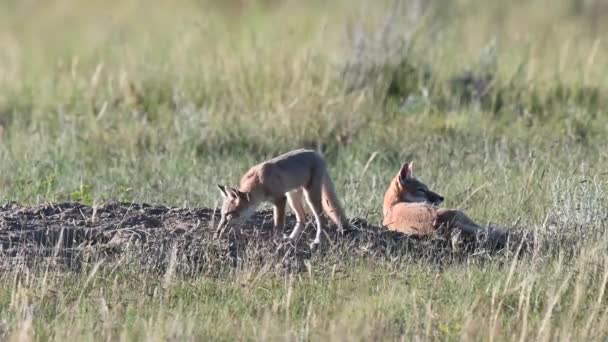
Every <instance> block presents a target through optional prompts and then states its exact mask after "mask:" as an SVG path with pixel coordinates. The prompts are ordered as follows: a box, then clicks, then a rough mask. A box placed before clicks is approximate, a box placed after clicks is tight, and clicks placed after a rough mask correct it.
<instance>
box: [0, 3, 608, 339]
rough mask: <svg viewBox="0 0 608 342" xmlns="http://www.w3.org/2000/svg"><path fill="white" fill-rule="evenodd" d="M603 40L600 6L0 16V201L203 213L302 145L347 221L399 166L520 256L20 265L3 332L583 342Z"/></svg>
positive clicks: (160, 7) (600, 209) (195, 6)
mask: <svg viewBox="0 0 608 342" xmlns="http://www.w3.org/2000/svg"><path fill="white" fill-rule="evenodd" d="M606 32H608V2H606V1H603V0H588V1H584V0H536V1H524V0H513V1H508V2H507V1H472V0H456V1H441V0H435V1H414V0H412V1H398V2H395V1H390V2H389V1H346V0H343V1H333V2H325V1H286V0H285V1H281V0H275V1H257V2H256V1H175V2H168V1H154V0H153V1H131V0H129V1H97V0H93V1H75V0H63V1H44V2H41V1H33V0H27V1H3V2H1V3H0V202H1V203H5V202H9V201H17V202H19V203H22V204H27V205H37V204H41V203H47V202H58V201H68V200H75V201H81V202H83V203H85V204H93V203H101V202H103V201H106V200H113V199H114V200H121V201H135V202H153V203H161V204H166V205H177V206H196V207H202V206H205V207H213V206H216V205H217V203H218V200H219V193H218V191H217V190H216V189H215V184H217V183H221V184H223V183H230V184H235V183H236V182H237V181H238V179H239V177H240V175H241V174H242V173H243V172H244V171H245V170H246V169H247V168H248V167H249V166H251V165H252V164H253V163H256V162H259V161H261V160H263V159H265V158H269V157H271V156H275V155H277V154H279V153H282V152H286V151H288V150H290V149H292V148H298V147H312V148H317V149H319V150H320V151H322V152H323V154H324V156H325V157H326V159H327V160H328V164H329V166H330V172H331V174H332V177H333V178H334V181H335V183H336V187H337V191H338V194H339V196H340V198H341V199H342V202H343V203H344V205H345V207H346V210H347V214H348V215H349V216H350V217H365V218H367V219H368V220H369V221H370V222H372V223H379V222H381V204H382V197H383V195H384V191H385V189H386V187H387V185H388V182H389V180H390V178H391V177H392V176H393V175H394V174H395V173H396V172H397V169H398V167H399V165H400V163H402V162H403V161H409V160H413V161H414V162H415V165H416V170H417V175H418V176H419V177H420V178H421V179H422V180H424V181H426V182H427V183H428V184H429V185H430V186H431V188H432V189H434V190H437V191H438V192H439V193H441V194H442V195H444V196H445V197H446V202H445V206H446V207H458V208H463V209H466V210H467V212H468V213H469V214H470V216H471V217H473V218H474V219H476V220H477V221H479V222H481V223H487V222H492V223H497V224H499V225H502V226H504V227H507V228H508V229H513V230H526V231H534V232H535V233H536V234H537V235H538V236H539V241H540V244H541V246H542V247H541V248H539V251H538V253H536V254H534V255H532V256H525V257H522V258H519V259H518V258H513V257H512V256H493V257H489V258H488V259H487V260H485V259H484V261H483V262H481V261H478V260H477V259H472V260H469V261H458V262H456V261H455V262H446V263H440V264H437V263H433V262H426V261H421V260H416V259H415V258H412V257H411V256H410V257H408V255H407V253H405V254H402V253H397V254H396V255H395V256H394V257H391V258H385V259H374V258H356V257H352V256H351V257H343V258H336V257H334V258H332V257H319V258H313V259H312V260H311V263H310V264H309V271H308V272H306V273H304V274H301V273H293V274H283V273H274V272H272V271H268V267H266V265H264V263H263V262H261V263H260V264H251V265H250V264H247V263H246V265H244V266H243V267H239V268H236V269H234V270H227V271H226V272H225V274H224V275H222V276H220V277H208V276H204V275H188V276H183V275H179V274H178V275H175V276H172V275H171V276H167V275H164V276H158V275H155V274H148V273H146V272H141V271H140V269H139V268H138V265H136V264H129V263H123V264H120V266H116V265H112V264H103V263H100V264H96V265H92V266H91V267H90V268H89V269H86V270H80V271H74V270H69V269H67V270H55V269H53V268H48V267H47V268H44V267H41V268H39V269H37V268H33V269H32V268H29V267H27V266H25V265H23V266H21V267H14V268H11V269H7V270H3V272H2V274H0V284H1V285H0V286H2V288H3V290H2V291H0V334H1V336H2V338H3V339H6V338H14V339H16V340H29V339H36V340H38V339H39V340H47V339H57V340H61V339H65V338H68V339H86V340H98V339H108V340H113V339H118V338H122V339H146V340H166V339H179V340H181V339H203V338H212V339H222V340H229V339H235V338H236V339H242V340H254V339H255V340H258V339H262V340H266V339H268V340H309V339H310V340H312V339H319V338H320V339H338V340H370V339H399V338H403V339H407V340H410V339H414V338H420V339H425V340H426V339H431V340H435V339H438V340H456V339H472V340H529V339H540V340H573V339H577V340H588V339H592V340H605V339H606V338H608V309H607V307H608V305H607V303H608V291H607V290H608V289H607V281H608V233H607V232H606V229H607V227H608V226H607V223H606V222H608V221H607V219H608V210H607V205H608V184H607V180H608V152H607V151H608V149H607V148H606V146H607V142H608V141H607V138H606V135H607V133H608V116H607V115H608V112H607V111H608V106H607V104H608V63H606V61H607V60H608V45H607V44H608V39H607V38H608V34H607V33H606ZM372 157H373V158H372ZM309 229H310V228H309ZM336 269H338V272H336Z"/></svg>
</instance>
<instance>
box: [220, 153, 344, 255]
mask: <svg viewBox="0 0 608 342" xmlns="http://www.w3.org/2000/svg"><path fill="white" fill-rule="evenodd" d="M218 188H219V189H220V192H221V193H222V196H223V197H224V202H223V204H222V209H221V215H222V216H221V219H220V223H219V225H218V229H217V232H216V234H217V235H218V236H219V235H221V232H222V231H223V230H224V229H225V228H226V227H228V226H235V228H236V229H237V232H239V228H238V226H239V225H240V224H243V223H244V222H245V221H246V220H247V219H248V218H249V217H251V215H252V214H253V213H254V211H255V210H256V208H257V207H258V206H259V205H260V204H261V203H262V202H271V203H272V204H273V205H274V212H273V218H274V230H275V231H278V230H279V229H282V228H283V226H284V224H285V204H286V202H287V201H289V206H290V207H291V209H292V210H293V211H294V212H295V215H296V220H297V223H296V225H295V227H294V229H293V231H292V232H291V234H290V235H289V237H287V239H289V240H294V239H296V238H297V237H298V236H299V235H300V233H301V232H302V230H303V228H304V222H305V211H304V203H305V202H306V203H307V204H308V206H309V208H310V210H311V212H312V214H313V215H314V217H315V221H316V225H317V233H316V236H315V239H314V241H313V243H312V245H311V247H313V248H314V247H316V246H317V245H318V244H319V243H320V242H321V215H322V214H323V211H325V213H326V214H327V216H329V218H330V219H331V220H332V221H333V222H334V223H335V224H336V225H337V226H338V228H339V229H342V228H343V227H344V226H345V225H346V224H347V218H346V215H345V214H344V211H343V210H342V207H341V205H340V202H339V200H338V197H337V195H336V190H335V188H334V185H333V183H332V181H331V178H330V176H329V173H328V172H327V166H326V165H325V161H324V160H323V157H321V155H319V154H318V153H317V152H315V151H312V150H305V149H299V150H294V151H291V152H288V153H285V154H283V155H280V156H278V157H275V158H273V159H270V160H268V161H265V162H263V163H261V164H258V165H255V166H254V167H252V168H251V169H249V171H247V172H246V173H245V175H244V176H243V177H242V178H241V184H240V186H239V188H238V189H235V188H231V187H227V186H223V185H218Z"/></svg>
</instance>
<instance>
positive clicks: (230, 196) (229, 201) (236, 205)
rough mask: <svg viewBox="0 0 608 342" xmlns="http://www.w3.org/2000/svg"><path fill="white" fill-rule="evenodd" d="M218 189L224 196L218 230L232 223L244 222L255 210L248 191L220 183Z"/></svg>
mask: <svg viewBox="0 0 608 342" xmlns="http://www.w3.org/2000/svg"><path fill="white" fill-rule="evenodd" d="M217 187H218V189H219V190H220V192H221V193H222V197H223V198H224V200H223V202H222V208H221V210H220V212H221V218H220V223H219V225H218V232H219V231H221V230H223V229H224V228H226V227H228V226H231V225H240V224H243V223H244V222H245V221H247V219H249V217H251V215H252V214H253V212H254V210H255V206H253V205H252V203H251V197H250V194H249V193H248V192H242V191H239V190H238V189H235V188H231V187H229V186H224V185H219V184H218V186H217Z"/></svg>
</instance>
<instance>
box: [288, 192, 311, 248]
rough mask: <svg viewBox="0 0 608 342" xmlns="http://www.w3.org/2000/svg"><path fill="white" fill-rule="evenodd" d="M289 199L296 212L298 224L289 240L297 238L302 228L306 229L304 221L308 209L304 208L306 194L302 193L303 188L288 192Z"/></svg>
mask: <svg viewBox="0 0 608 342" xmlns="http://www.w3.org/2000/svg"><path fill="white" fill-rule="evenodd" d="M287 201H289V206H290V207H291V209H292V210H293V212H294V213H295V214H296V225H295V227H294V228H293V231H292V232H291V234H290V235H289V236H288V237H287V238H288V239H289V240H295V239H297V238H298V237H299V236H300V234H301V233H302V230H303V229H304V222H305V220H306V211H305V210H304V194H303V193H302V190H300V189H298V190H295V191H291V192H288V193H287Z"/></svg>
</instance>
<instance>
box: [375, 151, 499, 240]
mask: <svg viewBox="0 0 608 342" xmlns="http://www.w3.org/2000/svg"><path fill="white" fill-rule="evenodd" d="M443 199H444V198H443V197H442V196H441V195H439V194H437V193H435V192H433V191H431V190H429V189H428V187H427V186H426V185H425V184H424V183H422V182H420V181H419V180H418V179H416V178H414V165H413V163H411V162H410V163H409V164H408V163H404V164H403V165H402V166H401V169H400V170H399V173H397V175H396V176H395V177H394V178H393V180H392V181H391V184H390V185H389V187H388V190H387V191H386V194H385V195H384V206H383V214H384V220H383V223H382V224H383V225H384V226H386V227H387V228H388V229H389V230H394V231H399V232H402V233H405V234H408V235H412V236H416V237H423V236H430V235H433V234H434V232H435V231H436V230H437V229H439V228H441V227H445V228H448V229H449V230H452V229H454V228H457V229H460V230H462V232H463V233H464V234H467V235H476V234H477V233H478V232H481V231H483V230H484V228H482V227H481V226H479V225H477V224H476V223H475V222H473V221H472V220H471V219H470V218H469V217H468V216H466V215H465V214H464V213H463V212H462V211H460V210H452V209H439V208H437V206H438V205H439V204H440V203H441V202H443ZM489 234H490V235H489V238H490V239H491V240H493V241H495V242H498V243H503V244H504V243H505V242H506V238H507V237H508V236H507V234H505V233H503V232H500V231H498V230H493V231H490V232H489Z"/></svg>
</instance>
